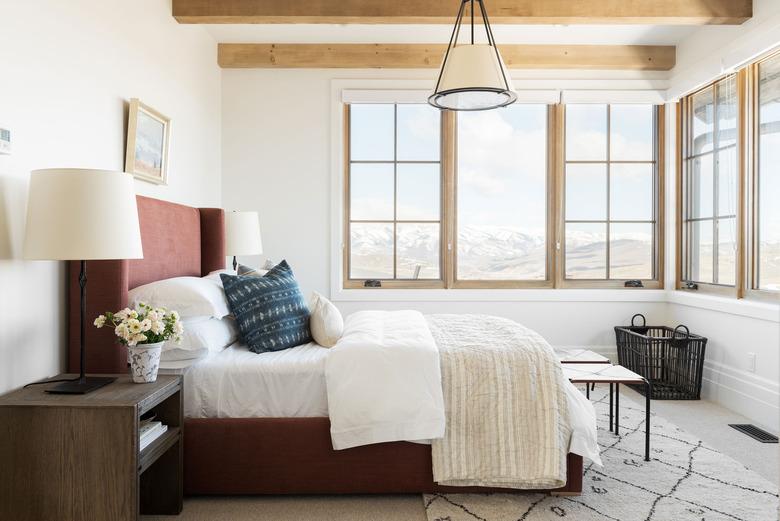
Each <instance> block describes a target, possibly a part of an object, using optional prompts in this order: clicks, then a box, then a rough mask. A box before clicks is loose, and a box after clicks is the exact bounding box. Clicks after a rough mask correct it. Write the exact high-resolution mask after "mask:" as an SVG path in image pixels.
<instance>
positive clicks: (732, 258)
mask: <svg viewBox="0 0 780 521" xmlns="http://www.w3.org/2000/svg"><path fill="white" fill-rule="evenodd" d="M737 107H738V100H737V78H736V75H732V76H729V77H727V78H725V79H723V80H721V81H718V82H717V83H715V84H713V85H711V86H709V87H707V88H705V89H703V90H700V91H699V92H696V93H694V94H693V95H691V96H689V97H688V98H686V100H685V104H684V109H683V110H684V111H685V125H684V127H685V128H684V130H683V133H684V139H685V142H684V167H683V179H682V255H683V257H682V268H683V272H682V280H683V282H686V283H692V284H693V283H695V284H697V285H699V284H705V285H712V286H727V287H734V286H735V284H736V280H737V250H738V238H737V207H738V188H739V183H738V179H739V168H738V163H737V157H738V151H737V143H738V130H737Z"/></svg>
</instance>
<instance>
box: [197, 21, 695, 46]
mask: <svg viewBox="0 0 780 521" xmlns="http://www.w3.org/2000/svg"><path fill="white" fill-rule="evenodd" d="M201 27H204V28H205V29H206V31H208V33H209V34H211V35H212V36H213V37H214V40H215V41H216V42H218V43H280V44H282V43H334V44H335V43H446V42H447V41H448V40H449V38H450V33H451V31H452V27H451V26H447V25H441V24H439V25H419V24H415V25H395V24H394V25H390V24H387V25H376V24H349V25H347V24H204V25H201ZM699 27H700V26H693V25H498V24H497V25H494V26H493V34H494V36H495V38H496V41H497V42H498V44H499V45H500V44H502V43H504V44H556V45H571V44H590V45H676V44H679V43H680V42H681V41H682V40H684V39H685V38H687V37H688V36H689V35H691V34H692V33H693V32H695V31H696V30H697V29H698V28H699Z"/></svg>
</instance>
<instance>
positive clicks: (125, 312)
mask: <svg viewBox="0 0 780 521" xmlns="http://www.w3.org/2000/svg"><path fill="white" fill-rule="evenodd" d="M131 312H132V310H131V309H130V308H125V309H123V310H122V311H117V312H116V314H114V316H115V317H116V318H117V319H119V321H120V322H121V321H123V320H126V319H127V317H129V316H130V313H131Z"/></svg>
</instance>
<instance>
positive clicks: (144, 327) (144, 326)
mask: <svg viewBox="0 0 780 521" xmlns="http://www.w3.org/2000/svg"><path fill="white" fill-rule="evenodd" d="M150 329H152V321H151V320H149V319H148V318H147V319H144V320H143V321H141V331H149V330H150Z"/></svg>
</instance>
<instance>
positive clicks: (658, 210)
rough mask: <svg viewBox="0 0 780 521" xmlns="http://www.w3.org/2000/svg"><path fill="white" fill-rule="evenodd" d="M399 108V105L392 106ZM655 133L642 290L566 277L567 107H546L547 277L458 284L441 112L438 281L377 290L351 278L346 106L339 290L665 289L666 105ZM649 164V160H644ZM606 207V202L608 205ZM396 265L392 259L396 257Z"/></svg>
mask: <svg viewBox="0 0 780 521" xmlns="http://www.w3.org/2000/svg"><path fill="white" fill-rule="evenodd" d="M396 105H397V104H396ZM654 118H655V123H654V126H655V129H654V140H655V143H654V151H655V158H654V161H653V163H654V165H655V168H654V199H655V200H654V206H653V210H654V213H655V215H654V224H655V227H654V244H653V248H654V259H653V262H654V277H653V279H643V283H644V287H643V288H626V287H625V286H624V284H625V281H626V280H629V279H612V280H584V279H565V278H564V271H563V270H564V266H565V264H564V263H565V259H564V256H565V250H564V248H563V243H564V239H565V237H564V227H563V226H564V218H565V215H564V208H565V206H564V205H565V194H564V190H565V185H564V181H565V179H564V176H565V171H564V170H565V155H564V154H565V149H564V136H565V131H566V129H565V126H564V124H565V108H564V105H562V104H548V106H547V148H548V149H547V226H546V230H547V277H546V279H545V280H458V278H457V159H458V158H457V114H456V113H455V112H452V111H446V110H445V111H442V112H441V142H440V146H441V151H440V163H441V172H442V177H441V185H440V197H441V201H440V211H441V221H440V236H439V238H440V240H439V243H440V252H439V263H440V267H439V269H440V271H439V273H440V278H439V279H418V280H412V279H381V283H382V286H381V288H371V287H365V285H364V283H365V281H366V280H367V279H352V278H350V260H351V259H350V257H351V250H350V223H351V219H350V206H351V204H350V165H351V161H350V104H348V103H345V104H344V108H343V121H344V123H343V136H342V139H343V157H344V164H343V201H344V203H343V208H342V217H343V222H342V233H343V246H342V259H341V263H342V288H343V289H552V288H591V289H625V290H632V289H636V290H643V289H662V288H663V287H664V230H665V227H664V215H665V212H664V204H665V202H664V177H665V153H664V146H665V138H664V120H665V118H664V106H663V105H657V106H655V114H654ZM648 163H649V162H648ZM607 203H608V204H609V201H608V202H607ZM394 262H396V260H395V259H394Z"/></svg>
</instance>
